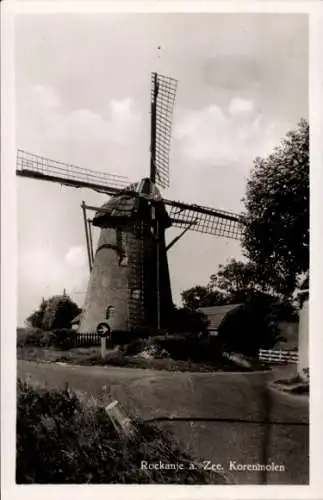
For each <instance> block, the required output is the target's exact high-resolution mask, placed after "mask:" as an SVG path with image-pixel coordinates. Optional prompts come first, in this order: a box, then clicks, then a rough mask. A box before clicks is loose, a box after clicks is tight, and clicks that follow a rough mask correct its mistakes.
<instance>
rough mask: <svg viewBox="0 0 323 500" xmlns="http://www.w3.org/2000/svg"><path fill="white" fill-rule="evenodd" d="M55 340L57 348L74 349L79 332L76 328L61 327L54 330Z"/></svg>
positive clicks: (54, 345) (54, 343) (53, 343)
mask: <svg viewBox="0 0 323 500" xmlns="http://www.w3.org/2000/svg"><path fill="white" fill-rule="evenodd" d="M52 334H53V341H52V345H53V347H55V348H56V349H62V350H67V349H72V347H74V346H75V342H76V337H77V332H76V331H75V330H70V329H68V328H60V329H57V330H53V332H52Z"/></svg>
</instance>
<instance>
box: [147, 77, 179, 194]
mask: <svg viewBox="0 0 323 500" xmlns="http://www.w3.org/2000/svg"><path fill="white" fill-rule="evenodd" d="M151 82H152V84H151V100H152V103H155V124H152V126H153V127H154V129H155V130H154V131H153V134H154V135H155V138H154V152H153V153H154V161H155V169H156V183H157V184H158V185H159V186H160V187H161V188H167V187H168V186H169V155H170V145H171V135H172V116H173V109H174V103H175V96H176V89H177V83H178V82H177V80H175V79H174V78H170V77H168V76H163V75H159V74H158V73H152V74H151ZM156 87H157V88H156Z"/></svg>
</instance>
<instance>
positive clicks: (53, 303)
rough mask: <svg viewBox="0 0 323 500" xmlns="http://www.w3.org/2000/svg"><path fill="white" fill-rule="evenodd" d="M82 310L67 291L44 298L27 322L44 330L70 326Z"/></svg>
mask: <svg viewBox="0 0 323 500" xmlns="http://www.w3.org/2000/svg"><path fill="white" fill-rule="evenodd" d="M80 312H81V309H80V308H79V307H78V305H77V304H75V302H74V301H73V300H72V299H71V298H70V297H69V296H68V295H67V294H66V293H65V291H64V293H63V294H62V295H54V296H53V297H50V298H49V299H47V300H44V299H43V300H42V302H41V304H40V306H39V308H38V309H37V310H36V311H35V312H33V313H32V314H31V315H30V316H29V317H28V318H27V320H26V322H27V323H28V324H29V325H31V326H33V327H35V328H41V329H42V330H52V329H60V328H69V327H70V325H71V321H72V320H73V318H75V316H77V315H78V314H79V313H80Z"/></svg>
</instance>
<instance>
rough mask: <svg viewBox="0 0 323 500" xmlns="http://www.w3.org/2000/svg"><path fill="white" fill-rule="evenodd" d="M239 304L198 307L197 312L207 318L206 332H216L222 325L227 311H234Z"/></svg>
mask: <svg viewBox="0 0 323 500" xmlns="http://www.w3.org/2000/svg"><path fill="white" fill-rule="evenodd" d="M239 306H241V304H226V305H224V306H212V307H200V308H199V309H198V311H200V312H202V313H203V314H205V316H207V318H208V320H209V326H208V330H211V331H212V330H213V331H214V330H217V329H218V328H219V326H220V324H221V323H222V320H223V319H224V317H225V316H226V315H227V313H228V312H229V311H232V310H233V309H236V308H237V307H239Z"/></svg>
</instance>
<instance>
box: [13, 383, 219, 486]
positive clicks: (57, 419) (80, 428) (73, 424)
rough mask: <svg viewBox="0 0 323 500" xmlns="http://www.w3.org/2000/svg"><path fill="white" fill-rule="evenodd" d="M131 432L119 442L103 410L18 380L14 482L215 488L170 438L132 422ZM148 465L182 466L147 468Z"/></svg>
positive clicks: (209, 475)
mask: <svg viewBox="0 0 323 500" xmlns="http://www.w3.org/2000/svg"><path fill="white" fill-rule="evenodd" d="M133 424H134V426H135V430H136V432H135V433H134V435H133V436H132V437H129V438H122V437H120V436H119V434H118V433H117V432H116V430H115V428H114V426H113V425H112V423H111V421H110V419H109V417H108V416H107V414H106V412H105V410H104V408H103V407H100V406H99V405H93V404H92V406H84V404H83V403H82V402H81V401H80V400H79V399H78V398H77V397H76V395H74V394H72V393H71V392H70V391H69V390H67V389H66V390H65V391H63V392H58V391H53V390H51V391H50V390H47V389H35V388H32V387H31V386H29V385H27V384H26V383H22V382H18V394H17V464H16V465H17V466H16V481H17V483H18V484H25V483H28V484H31V483H34V484H35V483H37V484H63V483H74V484H77V483H78V484H82V483H90V484H100V483H102V484H111V483H121V484H129V483H139V484H144V483H158V484H166V483H174V484H175V483H177V484H221V483H223V482H224V478H223V476H221V475H219V474H217V473H215V472H206V471H204V470H202V469H201V468H200V467H199V466H198V464H197V463H196V464H195V466H193V465H192V464H193V463H194V462H193V459H192V458H191V457H190V456H189V455H187V454H186V453H183V452H182V450H181V448H180V446H179V445H178V444H177V442H176V440H175V439H174V436H173V435H171V434H169V433H167V432H165V431H164V430H163V431H161V430H160V429H158V428H157V427H156V426H153V425H151V424H146V423H144V422H143V421H141V420H139V419H134V420H133ZM142 461H145V462H148V463H151V464H152V463H154V464H158V463H162V464H182V466H181V467H180V468H177V469H176V470H175V469H170V470H165V469H162V468H161V469H159V470H158V469H156V470H147V469H145V468H142V467H141V464H142Z"/></svg>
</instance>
